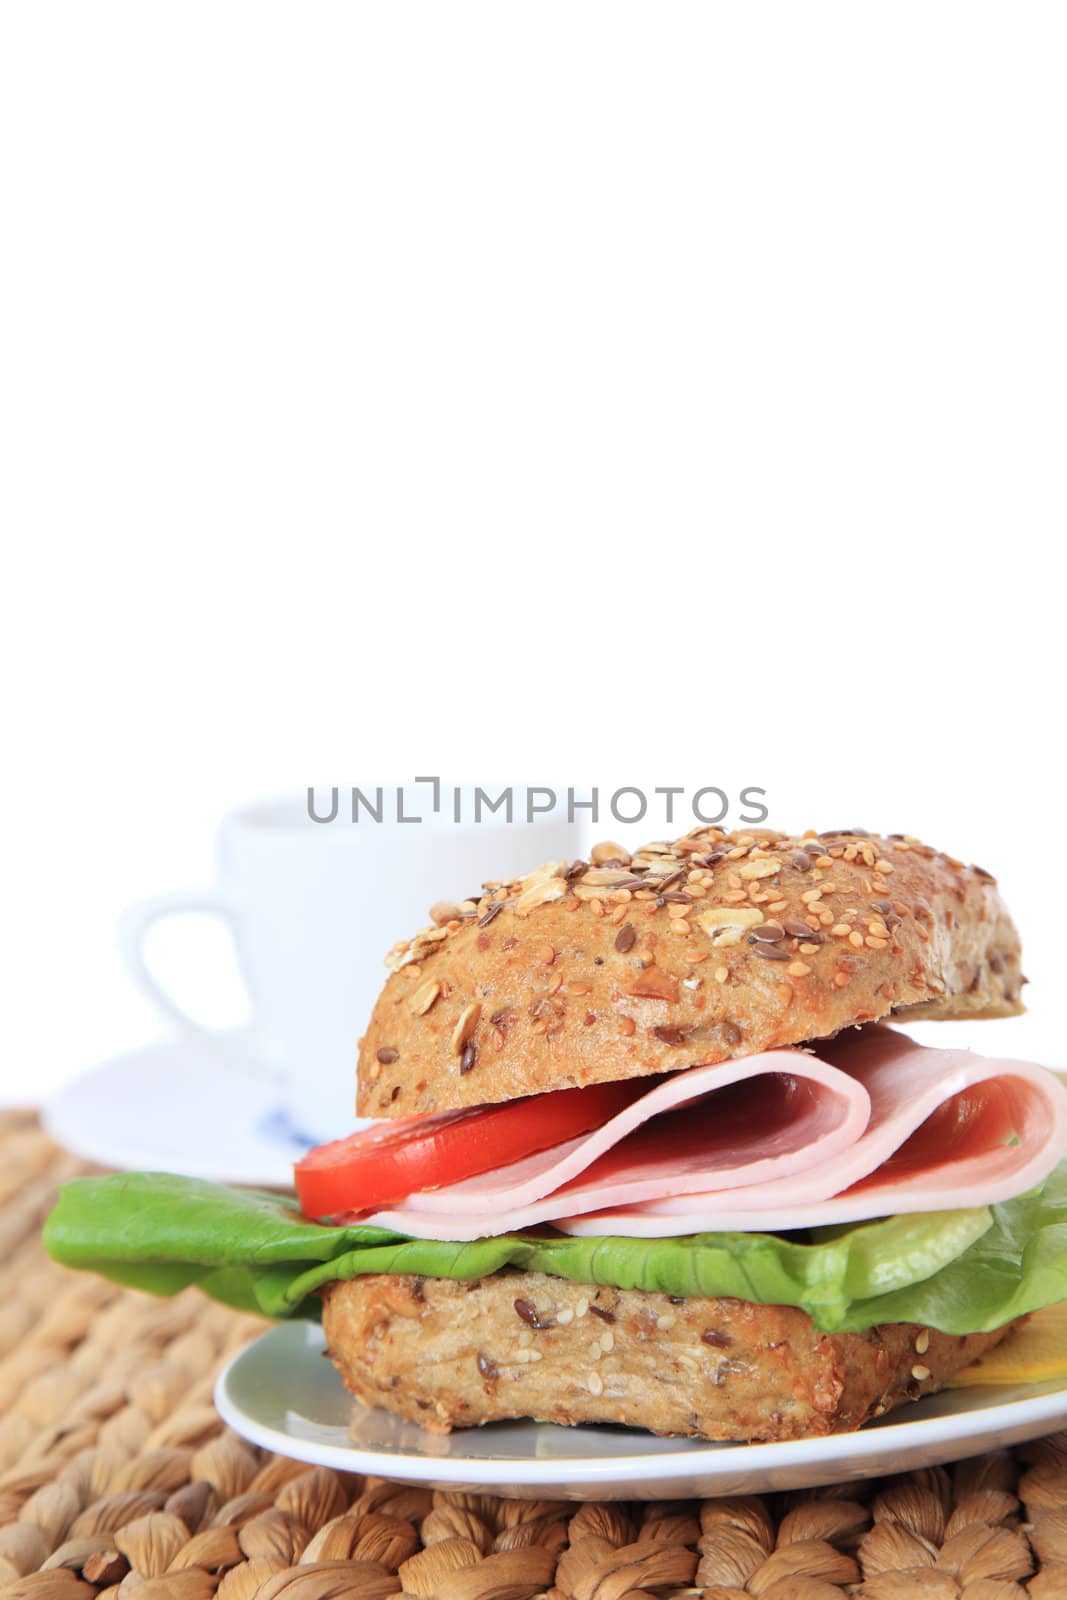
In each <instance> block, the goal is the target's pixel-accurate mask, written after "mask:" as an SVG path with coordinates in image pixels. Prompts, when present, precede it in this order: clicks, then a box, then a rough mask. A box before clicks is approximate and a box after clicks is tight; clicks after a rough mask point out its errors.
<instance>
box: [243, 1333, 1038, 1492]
mask: <svg viewBox="0 0 1067 1600" xmlns="http://www.w3.org/2000/svg"><path fill="white" fill-rule="evenodd" d="M324 1348H325V1341H324V1339H323V1336H322V1330H321V1328H319V1327H318V1325H317V1324H314V1323H307V1322H292V1323H283V1324H281V1325H280V1326H278V1327H276V1328H272V1329H271V1330H270V1331H269V1332H268V1333H265V1334H263V1335H262V1336H261V1337H260V1338H259V1339H257V1340H256V1341H255V1343H254V1344H251V1345H249V1346H248V1348H247V1349H246V1350H243V1351H242V1352H241V1353H240V1355H238V1356H235V1357H234V1359H233V1360H232V1361H231V1362H230V1363H229V1365H228V1366H227V1367H226V1369H225V1371H224V1372H223V1373H222V1374H221V1375H220V1377H219V1380H218V1383H217V1385H216V1388H215V1403H216V1405H217V1406H218V1409H219V1411H220V1413H221V1415H222V1417H223V1419H224V1420H225V1421H226V1422H227V1423H228V1424H229V1425H230V1427H231V1428H233V1429H234V1430H235V1431H236V1432H237V1433H240V1434H243V1436H244V1437H245V1438H246V1439H250V1440H251V1441H252V1443H253V1444H258V1445H262V1446H263V1447H264V1448H265V1449H268V1450H274V1451H277V1452H278V1453H279V1454H281V1455H284V1456H292V1457H295V1459H296V1460H298V1461H309V1462H312V1463H313V1464H314V1465H316V1466H324V1467H334V1468H337V1469H340V1470H341V1471H347V1472H362V1473H373V1474H375V1475H376V1476H379V1477H383V1478H393V1479H396V1480H398V1481H399V1482H401V1483H423V1484H427V1485H429V1486H430V1487H432V1488H435V1489H465V1490H474V1491H477V1490H482V1489H492V1490H494V1491H496V1492H497V1493H499V1494H505V1495H515V1496H518V1497H519V1498H521V1499H559V1500H632V1499H645V1500H664V1499H671V1500H673V1499H675V1498H679V1499H691V1498H696V1497H708V1496H715V1495H732V1494H753V1493H755V1494H762V1493H765V1492H767V1491H768V1490H772V1489H804V1488H810V1487H812V1486H814V1485H816V1484H820V1483H840V1482H842V1481H845V1480H847V1479H850V1478H874V1477H883V1476H885V1475H887V1474H889V1473H894V1472H903V1471H907V1470H911V1469H913V1468H916V1467H932V1466H937V1465H938V1464H939V1463H941V1462H944V1461H953V1460H956V1459H957V1458H959V1457H961V1456H973V1455H979V1454H981V1453H982V1452H983V1451H985V1450H991V1449H995V1448H998V1447H1000V1446H1003V1445H1010V1444H1018V1443H1019V1442H1020V1441H1021V1440H1023V1439H1033V1438H1036V1437H1037V1436H1038V1435H1039V1434H1042V1433H1048V1432H1050V1431H1051V1430H1052V1429H1054V1428H1056V1427H1059V1426H1062V1425H1063V1423H1064V1422H1065V1421H1067V1384H1064V1383H1062V1382H1056V1383H1046V1384H1017V1385H1014V1386H1011V1387H1007V1386H1005V1387H1004V1388H996V1389H995V1388H974V1389H955V1390H948V1391H946V1392H945V1393H943V1394H939V1395H932V1396H931V1397H930V1398H929V1399H927V1400H921V1401H919V1402H918V1404H916V1405H913V1406H910V1407H908V1408H907V1410H906V1411H905V1412H903V1413H901V1412H897V1413H895V1414H894V1415H891V1416H890V1417H889V1418H887V1419H886V1420H885V1421H884V1422H880V1423H874V1424H872V1425H871V1426H869V1427H867V1428H864V1429H863V1430H862V1431H861V1432H860V1433H845V1434H836V1435H834V1436H832V1437H830V1438H828V1439H795V1440H791V1441H789V1442H788V1443H784V1444H747V1445H739V1444H718V1445H716V1444H702V1443H698V1442H697V1441H695V1440H691V1439H657V1438H656V1437H655V1436H654V1435H653V1434H648V1433H642V1432H640V1431H638V1430H635V1429H629V1428H612V1427H589V1426H586V1427H581V1428H560V1427H556V1426H554V1425H552V1424H549V1423H535V1422H515V1423H494V1424H493V1425H491V1426H489V1427H485V1428H467V1429H464V1430H461V1431H459V1432H456V1433H452V1434H446V1435H441V1434H431V1433H425V1432H423V1430H422V1429H421V1428H418V1427H416V1426H414V1424H412V1423H406V1422H401V1421H400V1420H399V1419H398V1418H396V1417H393V1416H391V1415H390V1414H389V1413H388V1412H386V1411H378V1410H373V1411H368V1410H364V1409H363V1408H362V1407H359V1406H354V1405H353V1403H352V1400H351V1397H350V1396H349V1395H348V1394H347V1393H346V1391H345V1389H344V1387H343V1386H342V1383H341V1380H340V1378H339V1377H338V1376H337V1373H336V1372H335V1371H334V1369H333V1367H332V1366H331V1365H330V1363H329V1362H328V1361H326V1360H324V1359H323V1350H324Z"/></svg>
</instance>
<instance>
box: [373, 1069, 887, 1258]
mask: <svg viewBox="0 0 1067 1600" xmlns="http://www.w3.org/2000/svg"><path fill="white" fill-rule="evenodd" d="M870 1110H871V1108H870V1100H869V1097H868V1095H867V1091H866V1089H865V1088H864V1087H863V1085H862V1084H861V1083H860V1082H859V1080H858V1079H857V1078H852V1077H850V1076H849V1075H848V1074H847V1073H843V1072H841V1071H839V1070H838V1068H836V1067H833V1066H830V1065H829V1064H828V1063H827V1062H825V1061H820V1060H818V1059H817V1057H815V1056H813V1055H808V1054H806V1053H805V1052H803V1051H800V1050H775V1051H769V1052H767V1053H766V1054H764V1055H756V1056H747V1057H745V1058H743V1059H742V1060H739V1061H725V1062H722V1063H720V1064H719V1065H718V1066H713V1067H691V1068H690V1069H689V1070H688V1071H686V1072H676V1073H672V1074H671V1075H670V1076H669V1077H668V1078H665V1079H663V1080H662V1081H661V1082H660V1083H658V1084H657V1085H656V1087H655V1088H654V1089H650V1090H649V1091H648V1093H647V1094H644V1095H642V1096H641V1097H640V1099H638V1100H635V1101H634V1102H633V1103H632V1104H631V1105H629V1106H627V1107H626V1108H625V1109H624V1110H623V1111H620V1112H619V1113H618V1114H617V1115H616V1116H614V1117H612V1118H611V1120H610V1121H609V1122H606V1123H605V1124H604V1126H603V1127H602V1128H597V1129H596V1130H595V1131H594V1132H592V1133H587V1134H583V1135H581V1136H580V1137H579V1138H577V1139H572V1140H570V1141H569V1142H568V1143H567V1144H562V1145H555V1146H554V1147H553V1148H552V1149H549V1150H543V1151H541V1152H540V1153H539V1154H537V1155H533V1156H528V1157H527V1158H526V1160H524V1161H518V1162H516V1163H515V1164H514V1165H513V1166H508V1167H500V1168H498V1169H497V1170H496V1171H494V1172H487V1173H483V1174H482V1175H481V1176H479V1177H476V1178H467V1179H465V1180H464V1182H462V1183H453V1184H449V1185H447V1186H446V1187H444V1188H441V1189H434V1190H431V1191H427V1192H425V1193H422V1194H415V1195H412V1196H411V1197H410V1198H409V1199H407V1200H405V1201H403V1202H402V1203H401V1204H400V1205H398V1206H395V1207H393V1208H392V1209H390V1210H389V1211H379V1212H375V1213H374V1214H373V1215H372V1216H369V1217H367V1218H366V1219H365V1220H366V1221H368V1222H373V1223H375V1224H376V1225H378V1226H381V1227H383V1228H396V1229H398V1230H402V1231H404V1232H407V1233H411V1234H413V1235H414V1236H415V1237H416V1238H421V1239H456V1240H464V1239H478V1238H482V1237H484V1236H486V1235H488V1234H494V1233H508V1232H511V1231H512V1230H513V1229H515V1228H526V1227H530V1226H532V1225H534V1224H536V1223H539V1222H548V1221H552V1220H553V1219H554V1218H556V1217H562V1216H567V1215H568V1214H570V1213H573V1212H575V1211H576V1210H577V1211H582V1212H588V1211H595V1210H601V1209H603V1208H604V1207H609V1206H619V1205H631V1204H632V1203H633V1202H634V1201H635V1200H652V1199H657V1198H665V1197H670V1196H674V1195H679V1194H687V1193H699V1192H702V1191H704V1190H706V1189H709V1188H710V1187H712V1185H714V1187H715V1188H716V1189H722V1190H729V1189H731V1188H733V1187H735V1186H737V1185H748V1184H751V1183H753V1182H761V1181H762V1182H772V1181H775V1180H778V1179H783V1180H784V1179H787V1178H788V1177H789V1175H790V1174H794V1173H797V1174H799V1173H800V1172H802V1171H803V1170H804V1169H806V1168H807V1167H808V1166H810V1165H811V1163H812V1162H813V1161H835V1160H837V1159H838V1158H839V1157H840V1156H841V1155H843V1154H844V1153H845V1152H846V1151H847V1150H849V1149H850V1148H851V1147H852V1146H853V1145H854V1144H855V1142H856V1140H857V1139H858V1138H859V1137H860V1136H861V1135H862V1133H863V1130H864V1128H865V1127H866V1126H867V1124H868V1121H869V1119H870Z"/></svg>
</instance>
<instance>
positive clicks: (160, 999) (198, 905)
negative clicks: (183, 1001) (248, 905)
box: [116, 891, 248, 1047]
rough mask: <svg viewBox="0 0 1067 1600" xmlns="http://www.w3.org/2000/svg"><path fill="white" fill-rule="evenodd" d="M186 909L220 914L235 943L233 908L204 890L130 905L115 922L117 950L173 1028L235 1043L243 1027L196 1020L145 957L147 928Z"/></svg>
mask: <svg viewBox="0 0 1067 1600" xmlns="http://www.w3.org/2000/svg"><path fill="white" fill-rule="evenodd" d="M188 912H201V913H203V914H205V915H207V916H216V917H222V919H223V920H224V921H225V922H226V923H227V924H228V925H229V929H230V935H231V937H232V938H233V939H234V941H235V942H236V939H237V916H236V913H235V911H234V909H233V907H232V906H231V905H229V904H227V902H226V901H225V900H224V899H223V897H222V896H221V895H218V894H212V893H210V892H207V891H205V892H202V893H192V894H161V895H153V896H152V897H151V898H150V899H148V900H139V901H138V902H137V904H136V905H132V906H130V907H129V909H128V910H126V911H124V912H123V913H122V916H121V917H120V918H119V921H118V927H117V929H116V932H117V934H118V942H119V949H120V950H121V952H122V956H123V959H124V961H125V962H126V966H127V968H128V970H129V973H130V976H131V978H132V979H133V981H134V983H135V984H136V986H137V988H138V989H140V991H141V993H142V994H143V995H144V996H145V998H146V999H148V1000H150V1001H151V1002H152V1004H153V1005H154V1006H155V1008H156V1010H157V1011H159V1012H160V1013H161V1014H162V1015H163V1016H164V1017H166V1018H167V1020H168V1022H173V1023H174V1024H175V1026H176V1027H179V1028H181V1029H183V1030H184V1031H185V1032H187V1033H197V1034H200V1035H201V1037H202V1038H205V1039H209V1040H210V1041H211V1043H212V1044H213V1045H214V1046H216V1047H218V1046H222V1045H231V1044H234V1043H236V1042H237V1041H238V1040H240V1039H243V1038H246V1037H247V1034H248V1030H247V1029H246V1028H212V1027H210V1026H209V1025H208V1024H207V1023H205V1022H199V1021H198V1020H197V1018H196V1017H193V1016H190V1015H189V1013H188V1012H187V1011H184V1010H183V1009H182V1007H181V1006H180V1005H179V1004H178V1002H177V1001H176V1000H175V999H174V997H173V996H172V995H171V994H170V993H169V992H168V990H166V989H165V988H164V987H163V985H162V984H161V983H160V981H159V979H158V978H157V977H156V975H155V973H154V972H153V971H152V969H151V967H150V966H149V965H148V962H147V961H146V960H145V954H144V944H145V938H146V936H147V934H148V931H149V929H150V928H152V927H153V926H154V925H155V924H156V923H157V922H162V921H163V919H164V918H166V917H171V916H182V915H184V914H186V913H188Z"/></svg>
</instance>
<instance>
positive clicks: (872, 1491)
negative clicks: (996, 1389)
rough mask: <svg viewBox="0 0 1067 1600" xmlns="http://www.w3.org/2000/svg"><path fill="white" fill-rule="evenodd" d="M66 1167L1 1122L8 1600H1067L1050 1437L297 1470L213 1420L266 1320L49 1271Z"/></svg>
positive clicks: (1063, 1478) (1062, 1472)
mask: <svg viewBox="0 0 1067 1600" xmlns="http://www.w3.org/2000/svg"><path fill="white" fill-rule="evenodd" d="M78 1170H79V1166H78V1163H77V1162H75V1161H74V1160H73V1159H72V1158H71V1157H69V1156H67V1155H65V1154H63V1153H62V1152H60V1151H58V1150H57V1149H56V1148H55V1146H53V1145H52V1144H50V1143H49V1141H48V1140H47V1138H46V1137H45V1136H44V1135H43V1134H42V1133H41V1132H40V1130H39V1128H38V1127H37V1125H36V1123H35V1121H34V1119H33V1118H32V1117H30V1116H27V1115H24V1114H19V1113H7V1114H0V1263H3V1264H2V1265H0V1286H2V1293H0V1595H2V1596H10V1597H13V1600H15V1597H22V1596H25V1597H27V1600H30V1597H33V1600H93V1596H95V1595H103V1596H105V1597H106V1600H116V1597H119V1596H121V1597H122V1600H130V1597H132V1596H133V1595H134V1593H135V1592H136V1595H137V1600H210V1597H212V1596H214V1595H218V1597H219V1600H333V1597H335V1596H336V1597H353V1600H356V1597H358V1600H376V1597H378V1596H386V1595H394V1594H406V1595H413V1596H419V1597H422V1600H431V1597H439V1600H526V1597H534V1596H540V1595H547V1596H549V1597H551V1600H645V1597H662V1596H673V1595H698V1594H701V1595H704V1596H705V1597H707V1600H741V1597H742V1596H745V1595H756V1596H760V1597H761V1600H835V1597H838V1596H842V1595H848V1594H858V1595H860V1596H863V1597H864V1600H910V1597H912V1596H915V1597H918V1600H924V1597H931V1600H955V1597H957V1596H963V1597H965V1600H1024V1597H1025V1596H1026V1595H1031V1596H1033V1597H1034V1600H1056V1597H1060V1596H1062V1597H1064V1600H1067V1434H1058V1435H1052V1436H1051V1437H1049V1438H1047V1439H1043V1440H1040V1441H1038V1442H1037V1443H1035V1444H1032V1445H1028V1446H1024V1447H1022V1448H1021V1449H1019V1450H1017V1451H1015V1452H1007V1451H1005V1452H1003V1453H998V1454H995V1455H992V1456H987V1457H984V1458H978V1459H975V1460H971V1461H964V1462H961V1463H960V1464H959V1465H958V1466H956V1467H955V1468H953V1469H952V1470H951V1471H942V1470H936V1471H932V1472H924V1473H912V1474H908V1475H902V1476H901V1477H899V1478H894V1479H889V1480H882V1481H881V1482H874V1483H866V1484H848V1485H843V1486H841V1487H840V1488H835V1489H826V1490H816V1491H812V1492H810V1493H806V1494H791V1495H774V1496H767V1497H764V1498H762V1499H759V1498H755V1497H749V1498H744V1499H733V1500H708V1501H704V1502H703V1503H698V1502H693V1501H687V1502H652V1503H650V1504H648V1505H596V1504H589V1505H584V1506H581V1507H578V1508H576V1507H575V1506H574V1505H573V1504H569V1503H563V1502H536V1501H519V1500H501V1499H498V1498H496V1497H493V1496H490V1495H463V1494H446V1493H432V1492H430V1491H428V1490H423V1489H412V1488H405V1487H403V1486H402V1485H398V1484H392V1483H388V1482H384V1481H382V1480H379V1479H369V1478H368V1479H363V1478H359V1477H356V1476H349V1475H345V1474H339V1473H335V1472H330V1471H327V1470H325V1469H323V1468H315V1469H313V1470H312V1469H309V1468H307V1467H305V1466H303V1465H302V1464H300V1463H298V1462H292V1461H287V1460H285V1459H284V1458H282V1457H279V1456H270V1455H268V1454H266V1453H265V1452H263V1451H259V1450H255V1449H253V1448H252V1447H251V1446H249V1445H247V1444H245V1443H244V1441H243V1440H241V1439H238V1438H237V1437H235V1436H234V1435H233V1434H232V1433H230V1432H229V1431H228V1430H226V1429H225V1428H223V1426H222V1424H221V1422H220V1420H219V1418H218V1416H217V1415H216V1413H215V1411H214V1409H213V1407H212V1403H211V1393H212V1384H213V1381H214V1377H215V1374H216V1372H217V1371H218V1369H219V1367H220V1365H221V1364H222V1362H224V1361H225V1360H227V1359H228V1358H229V1356H230V1355H232V1354H233V1353H234V1351H236V1350H238V1349H239V1348H240V1347H241V1346H242V1345H243V1344H244V1343H246V1342H247V1341H248V1340H249V1339H250V1338H252V1337H254V1336H255V1334H256V1333H257V1332H259V1330H260V1328H261V1327H262V1324H261V1323H260V1322H258V1321H257V1319H255V1318H252V1317H246V1316H238V1315H236V1314H234V1313H232V1312H229V1311H226V1310H224V1309H223V1308H221V1307H218V1306H214V1305H212V1304H210V1303H209V1302H207V1301H205V1300H204V1299H203V1298H201V1297H200V1296H198V1295H196V1294H195V1293H189V1294H187V1295H182V1296H180V1297H179V1298H178V1299H176V1300H170V1301H156V1300H151V1299H149V1298H147V1297H145V1296H142V1295H137V1294H132V1293H128V1292H126V1291H123V1290H120V1289H117V1288H115V1287H113V1286H111V1285H108V1284H105V1283H102V1282H100V1281H98V1280H96V1279H94V1278H91V1277H85V1276H81V1275H75V1274H72V1273H68V1272H66V1271H64V1270H63V1269H62V1268H60V1267H57V1266H55V1265H54V1264H53V1263H52V1262H50V1261H49V1260H48V1259H47V1258H46V1257H45V1256H44V1254H43V1252H42V1250H41V1246H40V1243H39V1241H38V1231H39V1227H40V1223H41V1221H42V1220H43V1218H44V1216H45V1214H46V1212H47V1210H48V1207H49V1205H50V1203H51V1198H52V1195H53V1193H54V1189H55V1185H56V1183H57V1182H62V1181H63V1180H64V1179H66V1178H68V1177H71V1176H73V1175H74V1174H75V1173H76V1172H77V1171H78Z"/></svg>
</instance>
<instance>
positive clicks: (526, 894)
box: [357, 828, 1025, 1117]
mask: <svg viewBox="0 0 1067 1600" xmlns="http://www.w3.org/2000/svg"><path fill="white" fill-rule="evenodd" d="M1020 960H1021V953H1020V942H1019V936H1018V933H1017V932H1016V930H1015V927H1014V924H1013V923H1012V921H1011V918H1010V917H1009V915H1008V912H1007V910H1006V909H1005V906H1004V903H1003V901H1002V900H1001V897H1000V894H999V892H998V890H997V886H996V883H995V881H994V880H993V879H992V878H991V877H990V875H989V874H988V873H987V872H984V871H983V870H982V869H981V868H979V867H973V866H965V865H964V864H963V863H962V862H960V861H957V860H955V859H954V858H953V857H951V856H948V855H945V854H943V853H941V852H939V851H937V850H934V849H932V848H931V847H930V846H928V845H924V844H922V843H920V842H919V841H918V840H916V839H911V838H907V837H903V836H896V835H891V836H888V837H884V836H877V835H867V834H862V833H859V832H855V831H853V832H848V831H844V832H834V833H826V834H819V835H815V834H803V835H795V834H781V833H775V832H772V831H770V830H768V829H749V830H748V831H747V832H742V833H723V832H722V831H721V830H719V829H717V828H704V829H698V830H696V831H695V832H693V833H691V834H689V835H687V836H686V837H685V838H683V839H680V840H677V841H675V842H674V843H673V844H657V845H651V846H648V847H646V848H645V849H643V850H641V851H638V852H637V853H636V854H635V855H634V856H632V857H631V856H630V855H629V854H628V853H627V852H625V851H624V850H622V849H621V848H620V847H619V846H616V845H603V846H599V847H598V848H597V849H596V850H595V851H594V852H593V855H592V860H591V861H590V862H589V863H584V862H578V863H574V864H568V863H561V862H557V863H550V864H549V865H548V866H546V867H543V868H540V869H539V870H538V871H536V872H533V873H531V874H529V875H528V876H527V877H525V878H523V879H520V880H517V881H516V882H514V883H510V884H498V885H490V886H487V892H486V893H485V894H483V895H482V896H481V897H480V898H478V899H471V900H467V901H461V902H458V903H456V904H455V905H449V906H443V907H435V908H434V924H433V925H432V926H431V927H428V928H425V929H423V930H422V932H421V933H419V934H417V935H416V936H415V937H414V939H412V940H411V941H410V942H409V943H406V944H403V945H400V946H398V947H396V948H395V949H394V950H393V951H392V952H391V953H390V957H389V964H390V965H391V966H392V967H393V969H394V970H393V971H392V974H391V976H390V977H389V979H388V981H387V983H386V985H385V988H384V990H383V992H382V994H381V996H380V998H379V1000H378V1002H377V1004H376V1005H375V1007H374V1012H373V1014H372V1016H371V1019H370V1023H369V1026H368V1028H367V1032H366V1035H365V1037H364V1038H363V1040H361V1043H360V1053H359V1090H358V1101H357V1110H358V1112H359V1113H360V1115H363V1116H373V1117H399V1116H413V1115H426V1114H429V1113H432V1112H438V1111H446V1110H452V1109H455V1108H460V1107H465V1106H474V1105H484V1104H490V1103H496V1102H500V1101H504V1100H510V1099H514V1098H516V1097H518V1096H522V1095H530V1094H540V1093H544V1092H546V1091H551V1090H555V1089H564V1088H570V1087H574V1086H580V1085H585V1084H591V1083H599V1082H604V1081H608V1080H612V1079H620V1078H636V1077H641V1076H644V1075H646V1074H651V1073H659V1072H667V1071H676V1070H678V1069H680V1068H685V1067H688V1066H696V1065H705V1064H709V1063H714V1062H717V1061H723V1060H726V1059H728V1058H730V1057H734V1056H745V1055H752V1054H755V1053H757V1052H758V1051H761V1050H770V1049H774V1048H776V1047H780V1046H784V1045H794V1044H801V1043H803V1042H805V1041H808V1040H816V1039H820V1038H826V1037H828V1036H830V1035H832V1034H834V1033H837V1032H838V1031H839V1030H840V1029H842V1028H845V1027H849V1026H852V1025H858V1024H861V1023H864V1022H871V1021H874V1020H876V1019H879V1018H882V1019H887V1018H891V1017H899V1018H900V1019H901V1020H902V1021H906V1020H908V1019H911V1018H976V1017H1004V1016H1011V1015H1014V1014H1015V1013H1017V1012H1019V1011H1021V1010H1022V1009H1023V1008H1022V1004H1021V1000H1020V993H1021V988H1022V984H1023V983H1024V982H1025V979H1024V978H1023V976H1022V971H1021V967H1020Z"/></svg>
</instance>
